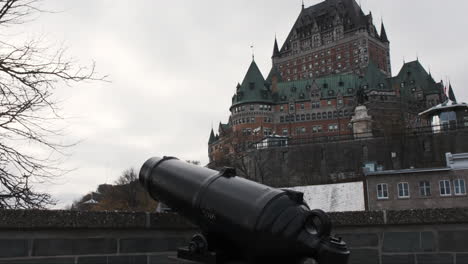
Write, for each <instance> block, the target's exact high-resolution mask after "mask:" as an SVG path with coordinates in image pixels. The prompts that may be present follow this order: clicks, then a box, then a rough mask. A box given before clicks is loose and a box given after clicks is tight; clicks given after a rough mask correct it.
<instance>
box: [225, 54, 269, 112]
mask: <svg viewBox="0 0 468 264" xmlns="http://www.w3.org/2000/svg"><path fill="white" fill-rule="evenodd" d="M265 84H266V82H265V79H264V78H263V75H262V73H261V72H260V69H259V68H258V66H257V64H256V63H255V61H252V63H251V64H250V67H249V70H248V71H247V74H246V75H245V77H244V80H243V81H242V84H241V85H240V86H237V92H236V94H235V95H234V96H233V97H232V106H235V105H239V104H244V103H272V99H271V92H270V90H269V89H268V87H267V86H266V85H265Z"/></svg>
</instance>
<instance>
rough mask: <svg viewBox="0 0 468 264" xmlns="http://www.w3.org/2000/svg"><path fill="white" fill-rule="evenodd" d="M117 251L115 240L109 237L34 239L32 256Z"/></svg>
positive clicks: (109, 252)
mask: <svg viewBox="0 0 468 264" xmlns="http://www.w3.org/2000/svg"><path fill="white" fill-rule="evenodd" d="M111 253H117V240H115V239H109V238H89V239H36V240H34V242H33V255H34V256H61V255H88V254H111Z"/></svg>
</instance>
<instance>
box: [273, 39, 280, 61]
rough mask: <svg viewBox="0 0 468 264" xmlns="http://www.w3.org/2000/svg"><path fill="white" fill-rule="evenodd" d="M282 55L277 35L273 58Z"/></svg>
mask: <svg viewBox="0 0 468 264" xmlns="http://www.w3.org/2000/svg"><path fill="white" fill-rule="evenodd" d="M279 55H280V52H279V48H278V40H277V39H276V37H275V45H274V47H273V56H272V58H275V57H278V56H279Z"/></svg>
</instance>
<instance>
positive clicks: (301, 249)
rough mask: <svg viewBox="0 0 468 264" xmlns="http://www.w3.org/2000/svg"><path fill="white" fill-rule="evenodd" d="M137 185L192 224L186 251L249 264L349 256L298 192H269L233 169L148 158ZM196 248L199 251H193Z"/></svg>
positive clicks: (339, 259)
mask: <svg viewBox="0 0 468 264" xmlns="http://www.w3.org/2000/svg"><path fill="white" fill-rule="evenodd" d="M139 180H140V183H141V184H142V185H143V186H144V187H145V189H146V190H147V191H148V192H149V194H150V195H151V197H152V198H154V199H156V200H158V201H161V202H163V203H165V204H166V205H168V206H169V207H171V208H172V209H174V210H176V211H177V212H178V213H179V214H181V215H183V216H185V217H186V218H187V219H188V220H189V221H191V222H193V223H194V224H196V225H197V226H198V227H199V228H200V230H201V231H202V234H203V236H202V237H198V238H197V237H194V239H193V240H192V242H191V245H192V246H193V248H191V252H192V253H194V252H196V251H197V250H203V251H206V252H215V253H216V254H220V255H221V254H222V255H223V256H226V259H235V258H236V257H240V258H241V259H247V260H249V261H251V262H252V263H300V262H301V261H302V260H303V259H306V258H313V259H315V260H316V261H317V262H318V263H320V264H322V263H323V264H327V263H333V264H341V263H347V260H348V257H349V251H348V249H347V247H346V244H345V243H344V242H343V241H341V239H340V238H334V237H332V236H331V235H330V232H331V223H330V220H329V218H328V215H327V214H325V213H324V212H323V211H321V210H310V209H309V208H308V206H307V204H306V203H305V202H304V201H303V194H302V193H299V192H294V191H289V190H282V189H276V188H272V187H269V186H266V185H263V184H259V183H256V182H253V181H250V180H247V179H245V178H242V177H238V176H236V173H235V170H234V169H231V168H225V169H223V170H221V171H215V170H211V169H208V168H204V167H200V166H195V165H191V164H188V163H186V162H184V161H180V160H178V159H176V158H173V157H163V158H151V159H149V160H148V161H146V162H145V164H144V165H143V167H142V168H141V170H140V175H139ZM197 247H199V248H198V249H197Z"/></svg>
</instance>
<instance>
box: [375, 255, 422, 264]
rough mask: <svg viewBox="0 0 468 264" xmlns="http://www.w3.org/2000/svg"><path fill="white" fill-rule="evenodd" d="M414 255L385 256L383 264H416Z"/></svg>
mask: <svg viewBox="0 0 468 264" xmlns="http://www.w3.org/2000/svg"><path fill="white" fill-rule="evenodd" d="M414 263H415V257H414V255H383V256H382V264H414Z"/></svg>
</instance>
